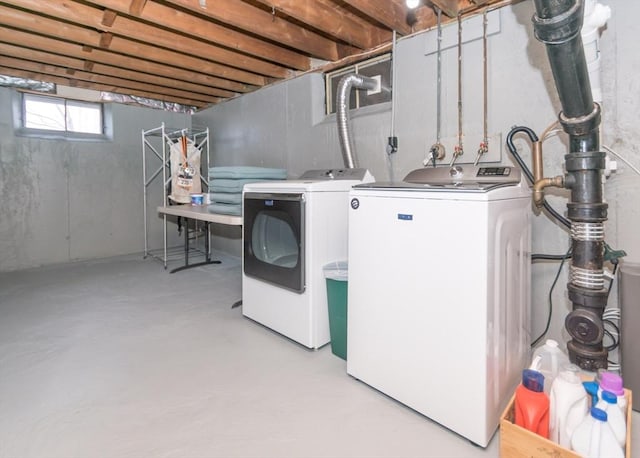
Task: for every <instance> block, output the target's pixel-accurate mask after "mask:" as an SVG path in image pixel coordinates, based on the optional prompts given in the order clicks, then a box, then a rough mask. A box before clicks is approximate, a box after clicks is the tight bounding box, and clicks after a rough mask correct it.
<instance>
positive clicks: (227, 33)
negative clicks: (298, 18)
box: [90, 0, 310, 76]
mask: <svg viewBox="0 0 640 458" xmlns="http://www.w3.org/2000/svg"><path fill="white" fill-rule="evenodd" d="M90 1H91V3H93V4H95V5H99V6H102V7H105V8H107V9H112V10H116V11H120V12H122V13H127V12H128V11H129V7H130V3H129V2H130V0H90ZM197 2H198V0H195V3H196V4H197ZM235 3H242V2H238V1H237V0H235ZM220 9H222V6H221V5H219V4H218V0H216V2H215V8H214V7H213V5H212V7H211V10H220ZM253 9H254V10H255V8H253ZM200 10H201V11H204V10H202V9H200ZM139 17H140V19H143V20H144V21H146V22H149V23H153V24H157V25H159V26H162V27H166V28H168V29H170V30H174V31H177V32H180V33H183V34H187V35H191V36H194V37H198V38H200V39H203V40H206V41H208V42H211V43H214V44H219V45H221V46H225V47H227V48H230V49H233V50H237V51H241V52H243V53H246V54H249V55H253V56H255V57H259V58H261V59H265V60H269V61H272V62H276V63H278V64H280V65H284V66H286V67H289V68H293V69H296V70H308V69H309V67H310V63H309V58H308V57H307V56H304V55H302V54H300V53H297V52H295V51H291V50H289V49H286V48H283V47H282V46H278V45H275V44H272V43H269V42H266V41H264V40H260V39H258V38H254V37H253V36H249V35H246V34H243V33H241V32H238V31H236V30H233V29H230V28H229V27H224V26H221V25H219V24H217V23H214V22H211V21H207V20H205V19H201V18H200V17H198V16H193V15H191V14H188V13H185V12H183V11H180V10H178V9H175V8H172V7H170V6H166V5H162V4H159V3H157V2H153V1H151V2H147V4H146V6H145V8H144V10H143V11H142V13H141V14H140V16H139ZM127 22H128V21H127ZM257 26H258V25H257V24H254V30H256V29H257V28H258V27H257ZM272 76H277V75H272Z"/></svg>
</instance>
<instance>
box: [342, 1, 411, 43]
mask: <svg viewBox="0 0 640 458" xmlns="http://www.w3.org/2000/svg"><path fill="white" fill-rule="evenodd" d="M344 2H345V3H347V4H348V5H350V6H352V7H353V8H355V9H357V10H358V11H360V12H362V13H363V14H365V15H367V16H369V17H370V18H372V19H374V20H376V21H377V22H379V23H380V24H383V25H385V26H386V27H388V28H390V29H391V30H395V31H396V32H398V33H400V34H402V35H409V34H410V33H411V32H412V29H411V26H410V25H409V24H407V12H408V11H407V8H406V7H405V6H403V5H402V4H400V3H396V2H394V1H390V0H344Z"/></svg>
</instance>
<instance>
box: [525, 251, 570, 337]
mask: <svg viewBox="0 0 640 458" xmlns="http://www.w3.org/2000/svg"><path fill="white" fill-rule="evenodd" d="M570 255H571V248H569V249H568V250H567V253H566V254H565V255H564V258H563V259H562V261H561V262H560V267H558V272H557V273H556V277H555V278H554V279H553V283H552V284H551V288H549V313H548V315H547V324H546V325H545V327H544V331H542V334H540V335H539V336H538V337H537V338H536V339H535V340H534V341H533V342H532V343H531V348H533V347H535V346H536V345H537V344H538V342H540V341H541V340H542V338H543V337H544V336H545V335H546V334H547V332H549V326H551V317H552V315H553V299H552V295H553V289H554V288H555V286H556V283H558V279H559V278H560V272H562V267H563V266H564V263H565V261H566V260H567V259H568V258H569V256H570Z"/></svg>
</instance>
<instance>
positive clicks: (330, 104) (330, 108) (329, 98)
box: [324, 53, 393, 116]
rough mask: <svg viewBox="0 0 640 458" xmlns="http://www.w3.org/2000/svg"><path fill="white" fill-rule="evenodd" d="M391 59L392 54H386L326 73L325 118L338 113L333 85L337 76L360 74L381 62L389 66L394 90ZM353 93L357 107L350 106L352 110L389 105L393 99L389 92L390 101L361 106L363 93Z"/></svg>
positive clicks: (389, 75) (389, 76)
mask: <svg viewBox="0 0 640 458" xmlns="http://www.w3.org/2000/svg"><path fill="white" fill-rule="evenodd" d="M391 59H392V56H391V53H385V54H382V55H380V56H376V57H372V58H370V59H367V60H363V61H360V62H357V63H355V64H352V65H349V66H347V67H341V68H339V69H336V70H334V71H331V72H329V73H325V75H324V76H325V116H331V115H335V113H336V110H335V108H334V104H335V101H334V100H333V98H334V96H333V92H334V91H333V87H332V84H331V83H332V80H333V78H335V77H337V76H343V75H347V74H349V73H356V74H360V69H364V68H367V67H371V66H373V65H376V64H378V63H381V62H388V66H389V71H388V80H389V82H390V84H389V87H391V88H392V87H393V86H392V85H393V82H392V81H391V74H392V71H391V65H392V64H393V62H392V61H391ZM353 93H355V107H351V106H350V107H349V109H350V110H360V109H363V108H368V107H373V106H377V105H381V104H385V103H389V102H391V97H392V95H391V92H389V93H390V95H389V100H381V101H379V102H375V103H371V104H367V105H361V102H360V97H361V91H353Z"/></svg>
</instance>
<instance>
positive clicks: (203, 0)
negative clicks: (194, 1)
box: [198, 0, 207, 9]
mask: <svg viewBox="0 0 640 458" xmlns="http://www.w3.org/2000/svg"><path fill="white" fill-rule="evenodd" d="M198 3H199V4H200V8H204V9H206V8H207V0H198Z"/></svg>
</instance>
